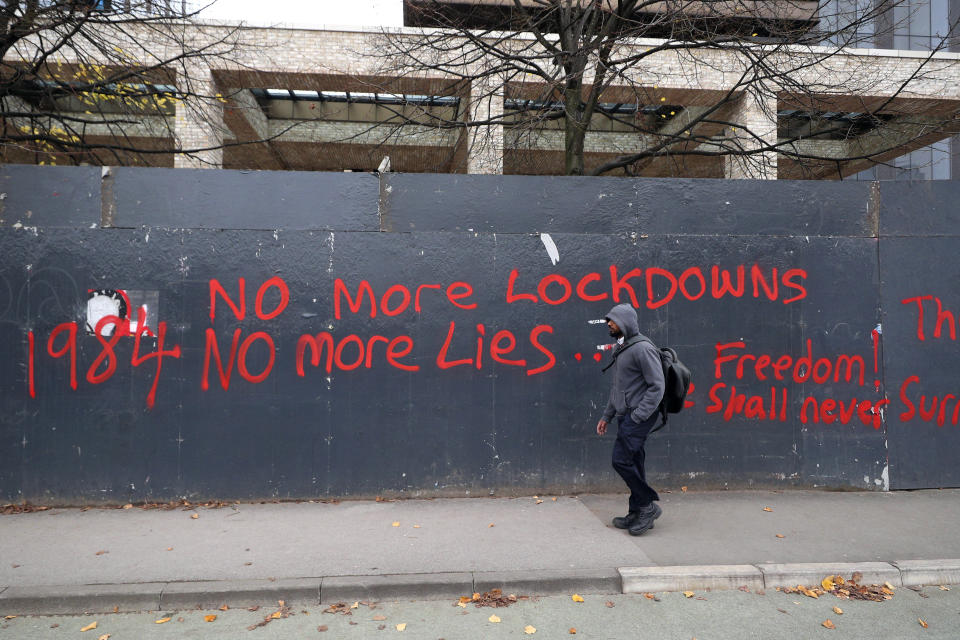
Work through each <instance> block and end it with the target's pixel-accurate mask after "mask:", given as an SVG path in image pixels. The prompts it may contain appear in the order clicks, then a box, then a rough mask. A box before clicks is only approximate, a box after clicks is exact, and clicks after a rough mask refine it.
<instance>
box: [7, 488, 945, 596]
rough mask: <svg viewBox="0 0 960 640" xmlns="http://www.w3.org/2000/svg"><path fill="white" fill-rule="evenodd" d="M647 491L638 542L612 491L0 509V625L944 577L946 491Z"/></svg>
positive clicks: (906, 582)
mask: <svg viewBox="0 0 960 640" xmlns="http://www.w3.org/2000/svg"><path fill="white" fill-rule="evenodd" d="M661 498H662V500H661V505H662V506H663V511H664V514H663V517H662V518H661V519H660V520H658V521H657V524H656V528H655V529H653V530H651V531H649V532H647V533H646V534H645V535H643V536H640V537H631V536H629V535H627V534H626V533H625V532H623V531H620V530H617V529H614V528H613V527H612V526H611V525H610V519H611V518H612V517H613V516H615V515H622V513H621V512H623V511H624V510H625V505H626V497H625V496H622V495H582V496H576V497H569V496H559V497H555V496H539V497H537V498H535V497H524V498H463V499H436V500H398V501H387V502H371V501H344V502H340V503H337V504H330V503H307V502H304V503H283V504H236V505H232V506H226V507H220V508H215V509H214V508H202V507H201V508H198V509H196V510H189V511H187V510H182V509H176V510H159V509H149V510H144V509H141V508H137V507H134V508H132V509H127V510H122V509H89V510H86V511H81V510H79V509H52V510H49V511H44V512H36V513H24V514H18V515H8V516H2V517H0V615H9V614H29V613H76V612H81V611H113V610H114V608H115V607H118V608H119V609H120V610H123V611H130V610H141V609H151V610H153V609H177V608H188V607H195V606H197V605H200V606H202V607H204V608H208V607H209V608H214V607H219V606H221V605H222V604H228V605H230V606H231V607H239V606H249V605H251V604H269V603H274V602H275V601H276V600H278V599H283V600H286V601H287V602H288V603H291V604H292V603H304V604H306V603H314V604H316V602H317V601H318V600H319V601H321V602H323V603H327V602H337V601H353V600H385V599H403V598H432V597H443V598H445V597H456V596H459V595H469V594H470V593H473V592H475V591H481V592H482V591H485V590H488V589H490V588H493V587H499V588H503V589H504V591H505V592H507V593H517V594H527V595H535V594H551V593H568V592H569V593H574V592H580V593H618V592H621V591H662V590H675V589H705V588H714V589H716V588H736V587H738V586H742V585H745V586H751V587H753V588H761V587H767V588H771V587H774V586H778V585H779V584H781V583H782V584H793V585H796V584H797V583H799V582H802V583H804V584H812V583H816V582H819V581H820V578H822V577H824V576H826V575H827V574H829V573H837V572H842V573H847V574H850V573H852V572H853V571H854V570H857V569H859V570H861V571H862V572H863V573H864V580H865V581H869V580H878V581H881V582H883V581H889V582H891V583H892V584H895V585H900V584H904V585H912V584H918V583H927V584H943V583H953V582H960V536H957V535H956V532H957V531H960V508H958V507H960V502H958V501H960V490H939V491H914V492H895V493H854V492H851V493H838V492H825V491H777V492H774V491H729V492H689V493H682V492H673V493H662V494H661ZM765 508H766V509H769V510H765ZM194 516H197V517H194ZM778 535H779V536H783V537H778ZM951 559H954V560H951ZM806 563H820V566H804V565H805V564H806ZM821 574H822V575H821Z"/></svg>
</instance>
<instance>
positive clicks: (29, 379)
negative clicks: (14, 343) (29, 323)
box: [27, 331, 37, 398]
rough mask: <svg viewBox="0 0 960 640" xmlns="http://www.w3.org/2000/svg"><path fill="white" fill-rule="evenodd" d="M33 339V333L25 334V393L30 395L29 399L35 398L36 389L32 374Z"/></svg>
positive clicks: (33, 374)
mask: <svg viewBox="0 0 960 640" xmlns="http://www.w3.org/2000/svg"><path fill="white" fill-rule="evenodd" d="M33 343H34V338H33V331H30V332H28V333H27V391H28V392H29V393H30V397H31V398H36V397H37V388H36V384H35V380H34V378H35V373H34V355H33V352H34V350H35V348H34V344H33Z"/></svg>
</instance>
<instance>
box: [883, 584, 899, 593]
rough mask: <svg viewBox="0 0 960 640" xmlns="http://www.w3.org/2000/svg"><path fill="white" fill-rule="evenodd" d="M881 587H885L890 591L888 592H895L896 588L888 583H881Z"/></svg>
mask: <svg viewBox="0 0 960 640" xmlns="http://www.w3.org/2000/svg"><path fill="white" fill-rule="evenodd" d="M883 586H885V587H886V588H887V589H890V591H896V590H897V588H896V587H895V586H893V585H892V584H890V583H889V582H884V583H883Z"/></svg>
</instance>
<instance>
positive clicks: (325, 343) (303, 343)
mask: <svg viewBox="0 0 960 640" xmlns="http://www.w3.org/2000/svg"><path fill="white" fill-rule="evenodd" d="M381 342H382V343H385V344H386V347H385V349H384V356H385V357H386V360H387V364H389V365H390V366H392V367H395V368H397V369H400V370H402V371H419V370H420V365H416V364H406V363H404V362H401V361H400V358H404V357H406V356H407V355H409V354H410V352H411V351H412V350H413V339H412V338H410V337H409V336H397V337H396V338H393V339H392V340H391V339H388V338H386V337H384V336H372V337H370V338H369V339H368V340H367V341H366V342H364V341H363V340H362V339H361V338H360V337H359V336H356V335H349V336H347V337H345V338H343V339H342V340H339V341H337V340H335V339H334V337H333V336H332V335H331V334H330V333H328V332H326V331H323V332H321V333H318V334H316V335H315V336H312V335H309V334H304V335H302V336H300V339H299V340H297V363H296V366H297V375H298V376H300V377H301V378H302V377H304V376H305V375H306V371H305V370H304V360H305V357H304V356H305V355H306V353H307V350H308V349H309V350H310V364H312V365H313V366H314V367H318V366H320V358H321V357H322V356H323V355H324V354H326V362H325V364H324V369H326V372H327V373H331V372H332V371H333V368H334V366H336V368H337V369H338V370H340V371H352V370H353V369H357V368H359V367H360V366H365V367H366V368H367V369H371V368H372V367H373V358H374V346H375V345H376V344H378V343H381ZM350 345H353V348H355V349H356V357H355V358H354V359H353V360H352V361H351V360H348V359H345V356H344V351H346V350H347V348H348V347H349V346H350Z"/></svg>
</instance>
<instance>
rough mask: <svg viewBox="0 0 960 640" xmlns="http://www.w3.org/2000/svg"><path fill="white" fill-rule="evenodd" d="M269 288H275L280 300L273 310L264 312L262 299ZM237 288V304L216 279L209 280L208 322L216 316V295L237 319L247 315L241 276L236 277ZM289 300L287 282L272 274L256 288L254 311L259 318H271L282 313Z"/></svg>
mask: <svg viewBox="0 0 960 640" xmlns="http://www.w3.org/2000/svg"><path fill="white" fill-rule="evenodd" d="M271 288H276V289H277V291H278V292H279V294H280V300H279V302H277V306H276V307H274V309H273V311H271V312H269V313H266V312H264V310H263V299H264V297H265V296H266V294H267V291H269V290H270V289H271ZM237 290H238V297H239V298H240V301H239V304H238V303H236V302H234V301H233V299H232V298H231V297H230V296H229V295H228V294H227V292H226V290H225V289H224V288H223V285H221V284H220V282H219V281H217V280H216V279H211V280H210V322H213V321H214V320H215V319H216V317H217V297H218V296H219V297H220V298H223V301H224V302H226V303H227V306H229V307H230V310H231V311H232V312H233V315H234V317H235V318H236V319H237V320H243V319H244V318H245V317H246V316H247V293H246V282H245V281H244V279H243V278H237ZM289 302H290V289H289V287H287V283H286V282H284V281H283V278H281V277H279V276H274V277H272V278H270V279H269V280H267V281H266V282H264V283H263V284H261V285H260V288H259V289H257V296H256V301H255V303H254V312H255V313H256V314H257V317H258V318H260V319H261V320H271V319H273V318H276V317H277V316H278V315H280V314H281V313H283V311H284V309H286V308H287V303H289Z"/></svg>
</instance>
